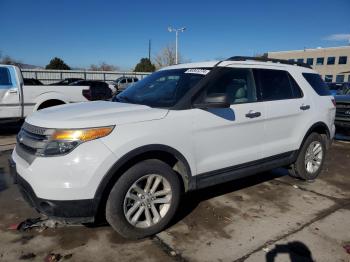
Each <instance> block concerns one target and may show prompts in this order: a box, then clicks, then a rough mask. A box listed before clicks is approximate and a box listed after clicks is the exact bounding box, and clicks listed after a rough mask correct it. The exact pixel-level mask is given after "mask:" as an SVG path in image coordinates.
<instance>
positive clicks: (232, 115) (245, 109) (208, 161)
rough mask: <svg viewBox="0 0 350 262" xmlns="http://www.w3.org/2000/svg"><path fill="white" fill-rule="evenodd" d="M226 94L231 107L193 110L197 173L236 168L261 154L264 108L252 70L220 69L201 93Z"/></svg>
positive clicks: (258, 157) (256, 158)
mask: <svg viewBox="0 0 350 262" xmlns="http://www.w3.org/2000/svg"><path fill="white" fill-rule="evenodd" d="M214 93H226V94H227V95H228V97H229V101H230V104H231V106H230V108H220V109H207V110H203V109H194V110H195V114H193V121H194V126H195V128H194V134H193V137H194V141H195V152H196V158H197V161H196V162H197V173H198V174H203V173H208V172H212V171H218V170H221V171H222V170H223V169H225V170H226V168H228V169H230V168H235V167H237V166H238V165H241V164H247V163H249V162H251V161H254V160H258V159H260V158H261V157H262V141H263V139H264V118H265V108H264V104H263V103H259V102H258V92H257V91H256V86H255V83H254V78H253V72H252V70H251V69H247V68H245V69H243V68H222V69H221V71H220V73H218V76H217V77H215V78H214V79H213V80H212V81H211V82H210V83H209V84H208V86H207V87H206V89H205V90H204V92H203V94H202V95H201V96H203V97H205V96H208V95H210V94H214Z"/></svg>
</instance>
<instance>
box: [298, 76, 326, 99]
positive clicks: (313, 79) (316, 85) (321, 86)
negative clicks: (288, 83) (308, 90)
mask: <svg viewBox="0 0 350 262" xmlns="http://www.w3.org/2000/svg"><path fill="white" fill-rule="evenodd" d="M303 77H304V78H305V79H306V81H307V82H308V83H309V84H310V85H311V86H312V88H313V89H314V90H315V92H316V93H317V94H318V95H320V96H330V95H331V93H330V92H329V88H328V86H327V85H326V83H325V82H324V81H323V80H322V78H321V76H320V75H318V74H313V73H303Z"/></svg>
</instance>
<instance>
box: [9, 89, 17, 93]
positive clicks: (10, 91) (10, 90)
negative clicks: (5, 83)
mask: <svg viewBox="0 0 350 262" xmlns="http://www.w3.org/2000/svg"><path fill="white" fill-rule="evenodd" d="M9 93H10V94H17V93H18V91H17V89H9Z"/></svg>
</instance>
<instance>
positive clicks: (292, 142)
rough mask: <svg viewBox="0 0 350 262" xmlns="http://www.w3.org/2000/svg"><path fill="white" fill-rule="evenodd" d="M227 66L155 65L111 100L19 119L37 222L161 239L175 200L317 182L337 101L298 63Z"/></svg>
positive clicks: (25, 177)
mask: <svg viewBox="0 0 350 262" xmlns="http://www.w3.org/2000/svg"><path fill="white" fill-rule="evenodd" d="M259 60H262V59H257V58H246V57H232V58H230V59H228V60H225V61H220V62H203V63H192V64H182V65H176V66H171V67H167V68H164V69H162V70H160V71H158V72H155V73H153V74H152V75H150V76H148V77H146V78H145V79H143V80H141V81H139V82H138V83H136V84H135V85H133V86H132V87H130V88H128V89H126V90H125V91H124V92H122V93H121V94H119V95H118V96H117V102H107V101H99V102H89V103H79V104H70V105H62V106H57V107H53V108H48V109H44V110H41V111H39V112H37V113H34V114H33V115H31V116H30V117H28V118H27V119H26V121H25V123H24V125H23V127H22V129H21V131H20V133H19V134H18V138H17V141H18V143H17V146H16V148H15V150H14V151H13V154H12V159H13V161H14V162H12V163H13V165H12V166H14V167H15V170H16V174H15V175H16V181H17V183H18V184H19V187H20V189H21V191H22V192H23V195H24V196H25V198H26V199H27V200H28V201H29V202H30V203H31V205H32V206H33V207H35V208H36V209H37V210H38V211H39V212H40V213H42V214H45V215H47V216H49V217H52V218H55V219H61V220H63V221H65V222H68V223H72V222H77V223H78V222H79V223H80V222H85V223H88V222H93V221H96V217H97V216H98V214H103V215H104V216H105V217H106V219H107V221H108V222H109V223H110V225H111V226H112V227H113V228H114V229H115V230H116V231H117V232H119V233H120V234H121V235H122V236H124V237H127V238H142V237H145V236H149V235H152V234H155V233H157V232H159V231H161V230H163V229H164V228H165V227H166V225H167V224H168V223H169V222H170V220H171V218H172V217H173V216H174V214H175V213H176V209H177V207H178V205H179V200H180V196H181V194H182V193H184V192H188V191H191V190H194V189H198V188H203V187H207V186H211V185H215V184H218V183H224V182H227V181H229V180H233V179H237V178H240V177H244V176H248V175H252V174H254V173H259V172H262V171H265V170H269V169H272V168H276V167H288V168H289V169H290V173H291V175H293V176H295V177H299V178H301V179H305V180H311V179H315V178H316V177H317V176H318V174H319V173H320V171H321V169H322V165H323V163H324V159H325V153H326V149H327V148H328V146H329V145H330V142H331V140H332V138H333V135H334V131H335V127H334V124H333V123H334V117H335V106H334V99H333V97H332V96H330V95H329V93H328V90H327V88H326V86H325V84H324V83H323V81H322V80H321V78H320V76H319V75H318V74H317V73H316V72H315V71H313V70H312V69H310V68H307V66H306V65H304V64H298V65H291V64H290V63H291V62H287V61H282V60H272V59H267V60H268V61H265V60H264V61H259Z"/></svg>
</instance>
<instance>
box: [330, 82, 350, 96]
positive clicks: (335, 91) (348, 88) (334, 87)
mask: <svg viewBox="0 0 350 262" xmlns="http://www.w3.org/2000/svg"><path fill="white" fill-rule="evenodd" d="M328 87H329V90H330V92H331V94H332V95H333V96H336V95H346V94H350V82H341V83H328Z"/></svg>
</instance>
